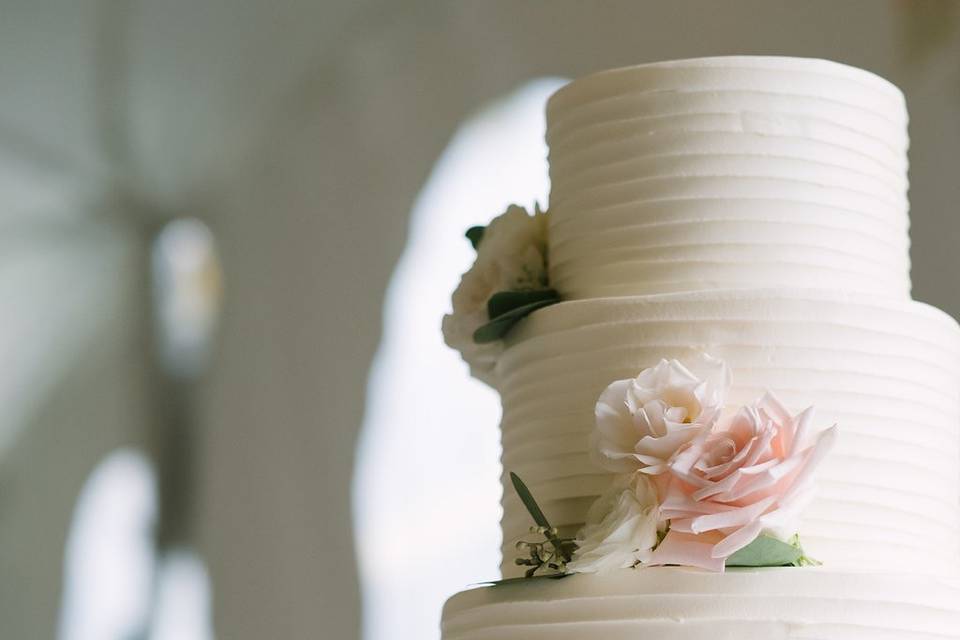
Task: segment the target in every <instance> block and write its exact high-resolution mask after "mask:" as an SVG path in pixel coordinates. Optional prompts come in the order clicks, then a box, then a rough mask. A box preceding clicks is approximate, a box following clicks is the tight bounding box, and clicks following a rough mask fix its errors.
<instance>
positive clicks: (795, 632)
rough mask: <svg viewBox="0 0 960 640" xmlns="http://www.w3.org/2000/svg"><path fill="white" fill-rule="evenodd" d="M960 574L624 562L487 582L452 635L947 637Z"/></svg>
mask: <svg viewBox="0 0 960 640" xmlns="http://www.w3.org/2000/svg"><path fill="white" fill-rule="evenodd" d="M958 619H960V581H958V580H956V579H954V578H949V577H937V576H928V575H911V574H906V573H904V574H899V573H891V572H873V573H861V572H837V571H832V570H829V569H824V568H819V569H817V568H806V569H802V570H797V569H793V568H783V569H760V570H731V571H728V572H727V573H724V574H713V573H708V572H704V571H698V570H695V569H684V568H674V567H654V568H647V569H640V570H635V569H623V570H620V571H616V572H612V573H609V574H604V575H597V576H593V575H576V576H571V577H569V578H564V579H562V580H535V581H531V582H526V583H520V584H507V585H501V586H496V587H482V588H478V589H473V590H470V591H465V592H463V593H460V594H458V595H456V596H454V597H453V598H451V599H450V600H449V601H448V602H447V604H446V607H445V608H444V613H443V637H444V638H445V639H446V640H468V639H469V640H481V639H483V640H493V639H496V640H584V639H585V638H602V639H603V640H637V639H639V638H655V639H656V640H703V639H704V638H711V640H787V639H799V638H803V640H920V639H921V638H922V639H925V640H946V639H947V638H954V639H955V638H960V626H958V625H957V624H956V623H957V620H958Z"/></svg>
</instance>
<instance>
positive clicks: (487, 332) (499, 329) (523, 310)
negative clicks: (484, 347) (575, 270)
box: [473, 300, 557, 344]
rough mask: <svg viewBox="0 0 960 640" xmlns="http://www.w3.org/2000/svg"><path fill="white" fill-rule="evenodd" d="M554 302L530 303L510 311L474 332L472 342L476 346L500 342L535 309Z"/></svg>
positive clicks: (554, 301)
mask: <svg viewBox="0 0 960 640" xmlns="http://www.w3.org/2000/svg"><path fill="white" fill-rule="evenodd" d="M556 302H557V301H556V300H541V301H540V302H532V303H530V304H528V305H524V306H522V307H517V308H516V309H513V310H512V311H508V312H507V313H504V314H501V315H499V316H497V317H496V318H494V319H493V320H491V321H490V322H488V323H487V324H485V325H483V326H481V327H479V328H478V329H477V330H476V331H474V332H473V341H474V342H476V343H477V344H484V343H487V342H494V341H496V340H500V339H501V338H503V336H505V335H507V333H508V332H509V331H510V329H512V328H513V325H515V324H517V323H518V322H520V321H521V320H523V319H524V318H525V317H527V316H528V315H530V314H531V313H533V312H534V311H536V310H537V309H540V308H541V307H548V306H550V305H552V304H555V303H556Z"/></svg>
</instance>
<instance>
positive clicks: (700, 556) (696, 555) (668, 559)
mask: <svg viewBox="0 0 960 640" xmlns="http://www.w3.org/2000/svg"><path fill="white" fill-rule="evenodd" d="M713 547H714V543H713V542H711V541H710V540H709V538H708V537H707V536H694V535H690V534H685V533H678V532H676V531H673V530H670V531H669V532H668V533H667V536H666V537H665V538H664V539H663V542H661V543H660V546H658V547H657V548H656V549H655V550H654V552H653V555H652V556H651V558H650V561H649V563H648V564H650V565H654V566H663V565H674V564H675V565H682V566H686V567H699V568H701V569H706V570H707V571H717V572H722V571H723V569H724V563H725V562H726V559H725V558H715V557H714V556H713Z"/></svg>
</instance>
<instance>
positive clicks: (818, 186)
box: [550, 174, 909, 219]
mask: <svg viewBox="0 0 960 640" xmlns="http://www.w3.org/2000/svg"><path fill="white" fill-rule="evenodd" d="M719 181H723V183H724V186H728V187H730V186H734V184H736V185H737V186H740V185H746V184H749V183H757V182H762V183H764V186H765V187H771V186H778V185H779V183H783V184H791V185H801V189H802V190H807V189H808V188H812V189H814V190H816V191H830V192H836V193H841V194H850V195H852V196H854V197H856V198H862V199H864V200H867V201H875V202H876V203H878V204H880V205H882V206H883V207H884V208H889V209H890V210H892V211H905V210H906V208H907V207H908V206H909V204H908V202H907V199H906V197H905V196H904V197H903V198H897V199H887V198H884V197H881V196H879V195H877V194H876V193H870V192H868V191H862V190H859V189H853V188H850V187H846V186H842V185H840V184H826V183H818V182H813V181H811V180H804V179H801V178H788V177H784V176H776V177H773V176H756V175H724V174H712V175H707V174H703V175H675V176H655V177H650V178H637V179H634V180H629V181H626V182H621V183H618V184H616V185H613V186H612V187H611V190H612V189H617V190H619V191H620V192H621V193H619V194H616V196H615V199H614V195H611V194H606V193H605V194H604V195H603V197H600V196H598V194H596V193H590V194H584V193H580V194H577V195H575V196H571V197H569V198H565V199H563V200H556V201H555V200H554V199H552V198H551V200H550V209H551V211H556V210H563V209H568V208H569V209H573V210H575V211H597V210H604V209H609V208H611V207H615V206H618V205H623V204H624V203H627V202H637V201H649V200H654V201H661V200H664V199H671V197H670V196H668V197H667V198H664V197H663V196H662V195H660V194H658V195H657V196H656V197H652V198H651V197H647V196H646V195H644V194H645V193H646V192H647V191H649V190H650V189H646V187H649V186H651V185H655V186H657V187H661V188H662V187H663V186H664V185H670V184H681V183H685V184H688V185H689V184H697V183H701V182H714V183H716V182H719ZM663 190H666V189H661V193H662V191H663ZM680 197H687V198H697V197H698V196H695V195H685V196H680ZM741 197H749V196H741ZM783 199H784V200H791V201H794V202H803V201H805V199H802V198H783ZM585 200H589V201H590V203H589V204H583V201H585ZM878 219H883V218H878Z"/></svg>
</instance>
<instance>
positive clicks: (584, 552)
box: [567, 473, 659, 573]
mask: <svg viewBox="0 0 960 640" xmlns="http://www.w3.org/2000/svg"><path fill="white" fill-rule="evenodd" d="M658 523H659V518H658V515H657V492H656V489H655V488H654V487H653V483H652V482H651V481H650V479H649V478H648V477H647V476H645V475H643V474H640V473H632V474H624V475H621V476H617V477H616V478H615V480H614V483H613V485H612V486H611V488H610V489H609V490H608V491H607V492H606V493H604V494H603V495H602V496H600V497H599V498H597V500H596V501H595V502H594V503H593V505H592V506H591V507H590V511H589V512H588V514H587V523H586V524H585V525H584V527H583V529H582V530H581V531H580V534H579V535H578V536H577V545H578V546H577V550H576V552H575V553H574V555H573V560H572V561H571V562H569V563H568V564H567V570H568V571H571V572H574V573H602V572H606V571H610V570H613V569H626V568H628V567H633V566H635V565H637V564H642V563H645V562H647V561H648V560H649V559H650V555H651V553H652V551H653V548H654V547H655V546H656V544H657V526H658Z"/></svg>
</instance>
